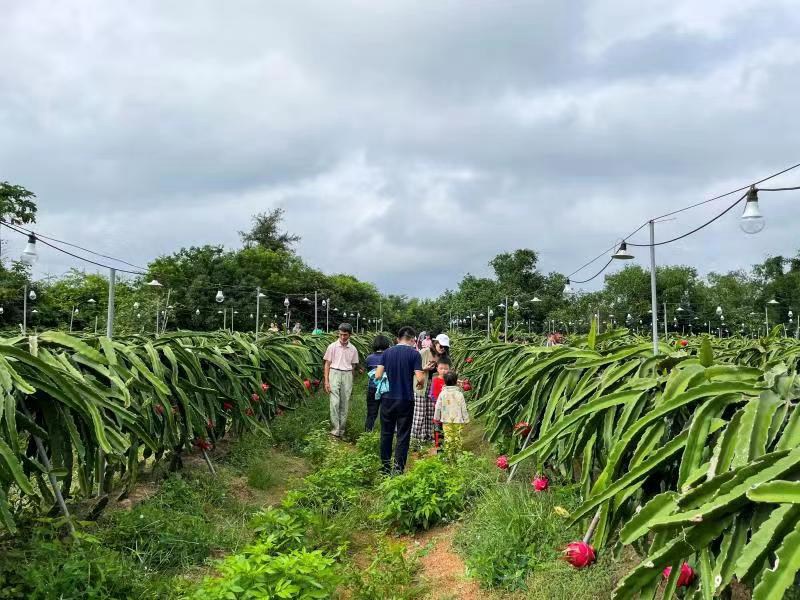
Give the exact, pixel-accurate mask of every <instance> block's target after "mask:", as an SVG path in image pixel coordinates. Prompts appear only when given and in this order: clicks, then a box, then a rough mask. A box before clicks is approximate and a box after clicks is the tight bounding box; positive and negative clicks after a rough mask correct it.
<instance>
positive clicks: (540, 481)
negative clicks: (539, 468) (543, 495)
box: [531, 475, 550, 492]
mask: <svg viewBox="0 0 800 600" xmlns="http://www.w3.org/2000/svg"><path fill="white" fill-rule="evenodd" d="M531 485H532V486H533V489H535V490H536V491H537V492H544V491H546V490H547V488H548V487H550V481H549V480H548V479H547V477H545V476H544V475H537V476H536V477H534V478H533V479H532V480H531Z"/></svg>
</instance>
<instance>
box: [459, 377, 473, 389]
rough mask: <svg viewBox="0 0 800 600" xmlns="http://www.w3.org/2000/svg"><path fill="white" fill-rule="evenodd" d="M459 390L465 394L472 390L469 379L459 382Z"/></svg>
mask: <svg viewBox="0 0 800 600" xmlns="http://www.w3.org/2000/svg"><path fill="white" fill-rule="evenodd" d="M461 389H462V390H464V391H465V392H468V391H470V390H471V389H472V384H471V383H470V381H469V379H465V380H464V381H462V382H461Z"/></svg>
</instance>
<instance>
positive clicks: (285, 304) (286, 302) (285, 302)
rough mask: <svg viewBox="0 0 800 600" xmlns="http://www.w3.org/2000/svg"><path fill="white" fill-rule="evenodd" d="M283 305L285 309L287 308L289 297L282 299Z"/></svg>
mask: <svg viewBox="0 0 800 600" xmlns="http://www.w3.org/2000/svg"><path fill="white" fill-rule="evenodd" d="M283 305H284V306H286V307H287V308H288V307H289V297H288V296H287V297H286V298H285V299H284V301H283Z"/></svg>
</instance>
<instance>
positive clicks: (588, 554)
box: [564, 542, 596, 569]
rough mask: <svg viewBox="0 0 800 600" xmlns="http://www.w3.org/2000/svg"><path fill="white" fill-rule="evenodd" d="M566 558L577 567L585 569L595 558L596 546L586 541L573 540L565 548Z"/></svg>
mask: <svg viewBox="0 0 800 600" xmlns="http://www.w3.org/2000/svg"><path fill="white" fill-rule="evenodd" d="M564 559H565V560H566V561H567V562H568V563H569V564H571V565H572V566H573V567H575V568H576V569H584V568H586V567H588V566H589V565H590V564H592V563H593V562H594V561H595V559H596V556H595V553H594V548H593V547H592V546H591V545H590V544H587V543H586V542H572V543H570V544H568V545H567V547H566V548H565V549H564Z"/></svg>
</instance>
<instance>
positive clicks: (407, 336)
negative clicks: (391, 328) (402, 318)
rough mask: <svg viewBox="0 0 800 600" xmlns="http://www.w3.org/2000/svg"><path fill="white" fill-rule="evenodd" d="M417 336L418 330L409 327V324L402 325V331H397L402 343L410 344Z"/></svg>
mask: <svg viewBox="0 0 800 600" xmlns="http://www.w3.org/2000/svg"><path fill="white" fill-rule="evenodd" d="M415 337H417V332H416V331H414V328H413V327H409V326H408V325H406V326H405V327H401V328H400V331H398V332H397V339H398V340H399V342H400V343H401V344H410V343H411V342H413V341H414V338H415Z"/></svg>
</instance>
